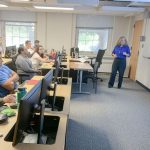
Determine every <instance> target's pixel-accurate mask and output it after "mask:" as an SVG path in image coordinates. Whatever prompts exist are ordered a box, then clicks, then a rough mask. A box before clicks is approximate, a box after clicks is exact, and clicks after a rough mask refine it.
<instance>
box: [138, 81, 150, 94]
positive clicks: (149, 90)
mask: <svg viewBox="0 0 150 150" xmlns="http://www.w3.org/2000/svg"><path fill="white" fill-rule="evenodd" d="M136 82H137V83H138V84H139V85H140V86H142V87H143V88H144V89H146V90H147V91H148V92H150V89H149V88H148V87H146V86H145V85H143V84H142V83H141V82H139V81H137V80H136Z"/></svg>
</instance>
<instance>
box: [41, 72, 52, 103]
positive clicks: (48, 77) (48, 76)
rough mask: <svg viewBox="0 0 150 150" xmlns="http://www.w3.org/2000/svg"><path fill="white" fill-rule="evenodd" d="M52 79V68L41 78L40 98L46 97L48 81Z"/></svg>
mask: <svg viewBox="0 0 150 150" xmlns="http://www.w3.org/2000/svg"><path fill="white" fill-rule="evenodd" d="M52 79H53V70H50V71H49V72H48V73H47V74H46V75H45V76H44V78H43V79H42V90H41V96H40V99H41V100H43V99H46V97H47V90H48V87H49V86H50V83H51V82H52Z"/></svg>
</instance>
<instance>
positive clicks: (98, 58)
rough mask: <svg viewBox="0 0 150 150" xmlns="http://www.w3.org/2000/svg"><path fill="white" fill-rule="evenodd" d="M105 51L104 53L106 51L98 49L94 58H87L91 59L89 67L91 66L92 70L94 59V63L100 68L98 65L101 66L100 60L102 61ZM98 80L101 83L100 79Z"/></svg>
mask: <svg viewBox="0 0 150 150" xmlns="http://www.w3.org/2000/svg"><path fill="white" fill-rule="evenodd" d="M105 51H106V49H104V50H102V49H99V50H98V53H97V56H96V57H91V58H89V59H91V66H92V67H93V68H94V65H95V63H93V60H94V59H95V62H98V64H99V66H98V68H99V67H100V65H101V64H102V59H103V56H104V54H105ZM97 73H98V72H97ZM98 79H100V80H101V81H103V79H102V78H98Z"/></svg>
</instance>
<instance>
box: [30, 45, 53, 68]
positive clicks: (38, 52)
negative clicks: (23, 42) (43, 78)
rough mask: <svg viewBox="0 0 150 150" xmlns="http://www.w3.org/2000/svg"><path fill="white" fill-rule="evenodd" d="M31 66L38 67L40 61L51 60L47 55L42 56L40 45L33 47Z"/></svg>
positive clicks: (47, 61)
mask: <svg viewBox="0 0 150 150" xmlns="http://www.w3.org/2000/svg"><path fill="white" fill-rule="evenodd" d="M31 61H32V65H33V68H39V66H40V65H41V64H42V63H50V62H51V61H50V60H49V59H48V57H45V56H44V51H43V47H42V46H38V47H36V48H35V52H34V54H33V55H32V57H31Z"/></svg>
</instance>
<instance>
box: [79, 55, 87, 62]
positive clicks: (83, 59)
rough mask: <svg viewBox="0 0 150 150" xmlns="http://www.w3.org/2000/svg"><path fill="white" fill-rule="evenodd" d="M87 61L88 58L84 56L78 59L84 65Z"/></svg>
mask: <svg viewBox="0 0 150 150" xmlns="http://www.w3.org/2000/svg"><path fill="white" fill-rule="evenodd" d="M87 59H88V57H87V56H85V57H82V58H79V61H80V62H82V63H85V62H86V61H87Z"/></svg>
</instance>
